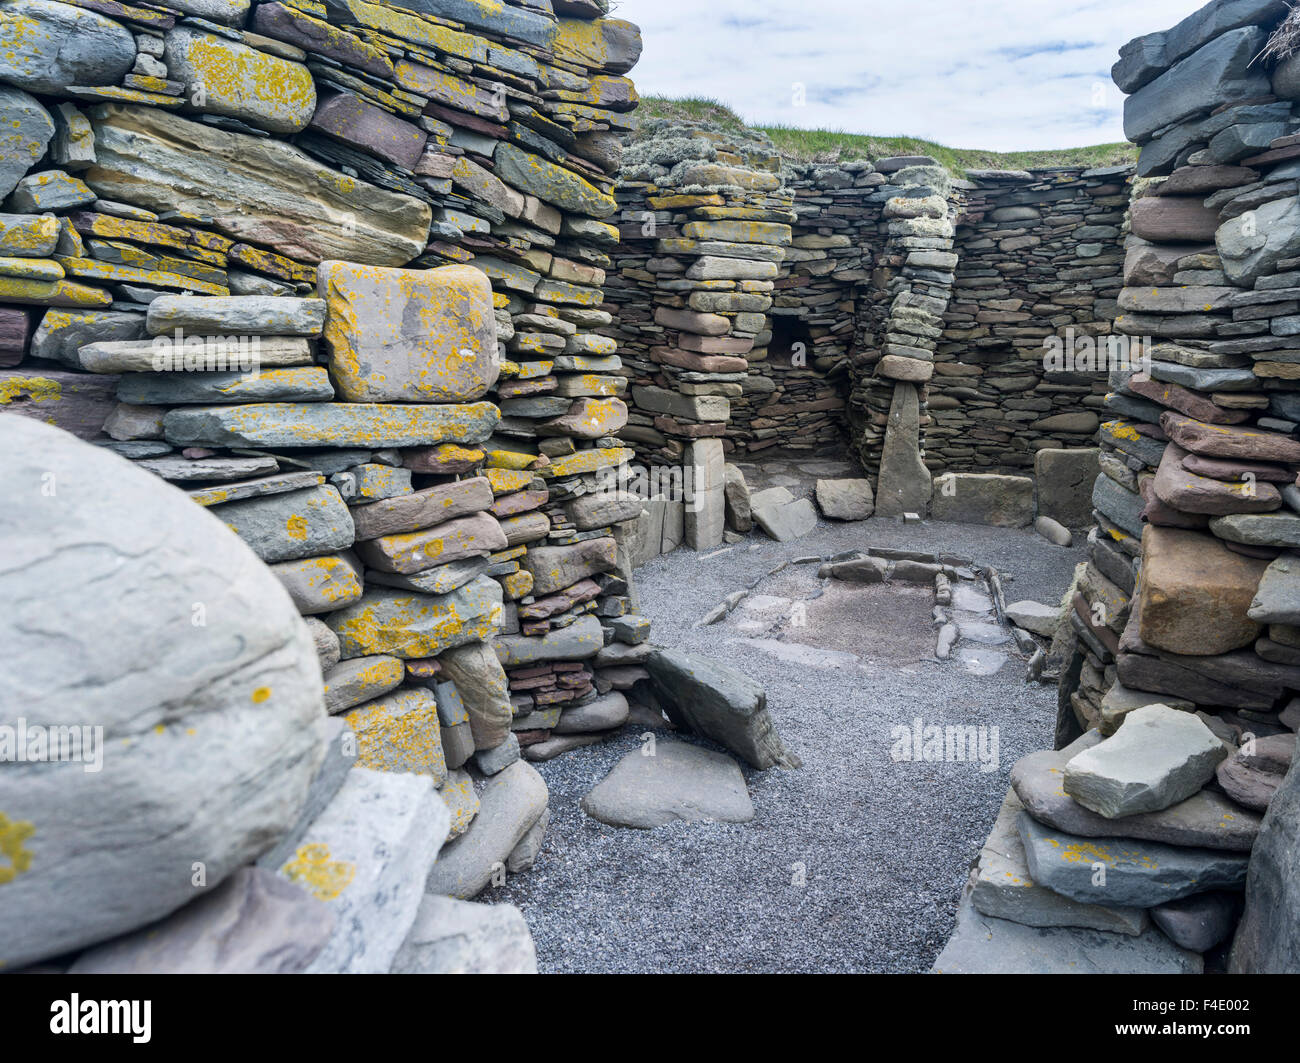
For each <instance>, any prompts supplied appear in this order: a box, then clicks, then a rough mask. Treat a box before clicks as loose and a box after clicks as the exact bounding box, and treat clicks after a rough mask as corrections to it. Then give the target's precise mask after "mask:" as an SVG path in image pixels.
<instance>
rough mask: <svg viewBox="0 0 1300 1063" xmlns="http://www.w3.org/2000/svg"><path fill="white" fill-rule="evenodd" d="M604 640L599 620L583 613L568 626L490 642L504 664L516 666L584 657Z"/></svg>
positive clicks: (594, 651)
mask: <svg viewBox="0 0 1300 1063" xmlns="http://www.w3.org/2000/svg"><path fill="white" fill-rule="evenodd" d="M529 553H532V551H531V550H530V551H529ZM604 643H605V634H604V630H603V629H602V628H601V626H600V621H599V620H597V619H596V618H595V617H594V616H586V617H583V618H582V619H581V620H579V621H578V622H577V623H574V624H570V625H569V626H568V627H564V628H559V629H558V630H555V631H548V632H547V633H546V634H545V635H542V636H540V637H536V638H533V637H529V636H526V635H503V636H502V637H501V638H498V639H497V640H496V641H495V642H494V643H493V648H494V649H495V650H496V654H497V657H498V658H499V659H500V661H501V663H502V664H503V665H504V666H505V667H507V668H516V667H520V666H522V665H526V664H536V663H537V662H538V661H582V660H586V659H587V658H588V657H593V656H595V654H596V651H597V650H599V649H600V648H601V646H603V645H604Z"/></svg>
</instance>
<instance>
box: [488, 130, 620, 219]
mask: <svg viewBox="0 0 1300 1063" xmlns="http://www.w3.org/2000/svg"><path fill="white" fill-rule="evenodd" d="M493 162H494V163H495V164H496V172H497V176H498V177H500V178H501V180H503V181H505V182H506V183H507V184H508V185H510V186H511V187H512V188H516V189H518V190H519V191H521V192H525V193H527V194H529V195H533V196H536V197H537V198H538V199H540V200H542V201H543V202H546V203H550V204H552V205H553V206H556V207H559V208H560V209H561V210H563V211H568V212H570V213H573V214H583V215H586V216H587V217H590V218H607V217H609V215H611V214H613V213H614V211H615V210H617V209H618V204H617V203H616V202H615V201H614V197H613V196H611V195H608V194H607V193H605V192H602V191H601V190H600V189H599V188H597V187H596V186H595V185H593V184H592V183H591V182H589V181H587V180H586V179H585V178H583V177H580V176H579V175H578V174H576V173H574V172H573V171H572V170H566V169H565V168H564V167H562V166H557V165H556V164H555V163H553V162H551V161H550V160H548V159H544V158H542V157H541V156H540V155H531V154H529V153H528V152H526V151H523V150H521V149H520V148H518V147H516V146H515V145H514V144H511V143H509V142H503V143H502V144H501V146H500V147H498V148H497V150H496V154H495V155H494V156H493Z"/></svg>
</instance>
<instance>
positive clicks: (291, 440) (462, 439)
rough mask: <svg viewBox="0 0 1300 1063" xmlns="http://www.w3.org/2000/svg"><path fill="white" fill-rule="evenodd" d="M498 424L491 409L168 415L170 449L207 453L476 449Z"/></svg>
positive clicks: (257, 408)
mask: <svg viewBox="0 0 1300 1063" xmlns="http://www.w3.org/2000/svg"><path fill="white" fill-rule="evenodd" d="M500 419H501V414H500V412H499V411H498V410H497V408H496V407H495V406H493V405H492V404H491V403H488V402H475V403H470V404H467V405H461V406H452V405H447V406H403V405H398V404H386V403H334V402H313V403H310V404H307V403H301V404H300V403H274V402H268V403H255V404H253V405H249V406H200V407H194V408H192V409H180V410H172V411H171V412H170V413H168V414H167V416H166V417H165V418H164V419H163V426H164V431H165V433H166V438H167V441H168V442H169V443H174V444H177V445H178V446H206V447H232V446H233V447H368V448H376V449H377V448H382V447H420V446H432V445H433V444H435V443H443V442H454V443H480V442H482V441H483V440H485V439H487V437H488V436H489V435H491V433H492V430H493V429H494V428H495V427H496V426H497V424H498V423H499V421H500Z"/></svg>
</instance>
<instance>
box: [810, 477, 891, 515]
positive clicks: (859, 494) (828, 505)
mask: <svg viewBox="0 0 1300 1063" xmlns="http://www.w3.org/2000/svg"><path fill="white" fill-rule="evenodd" d="M815 491H816V495H817V508H818V509H820V510H821V511H822V516H824V517H827V518H829V519H831V520H866V519H867V518H868V517H870V516H871V514H872V513H874V512H875V509H876V499H875V495H874V494H873V493H872V490H871V481H870V480H818V481H817V486H816V488H815Z"/></svg>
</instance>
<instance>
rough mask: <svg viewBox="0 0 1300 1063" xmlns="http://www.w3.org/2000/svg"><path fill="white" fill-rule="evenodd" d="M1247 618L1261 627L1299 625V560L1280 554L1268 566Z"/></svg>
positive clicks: (1289, 555) (1292, 556)
mask: <svg viewBox="0 0 1300 1063" xmlns="http://www.w3.org/2000/svg"><path fill="white" fill-rule="evenodd" d="M1247 616H1249V617H1250V619H1251V620H1255V621H1258V622H1259V623H1261V624H1291V625H1300V558H1297V557H1295V556H1294V555H1291V554H1283V555H1282V556H1281V557H1279V558H1278V559H1277V560H1276V561H1273V562H1272V563H1270V564H1269V566H1268V568H1266V569H1265V570H1264V575H1263V577H1262V578H1261V579H1260V581H1259V587H1258V589H1257V590H1256V592H1255V597H1254V599H1253V600H1252V601H1251V603H1250V609H1249V610H1248V611H1247Z"/></svg>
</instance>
